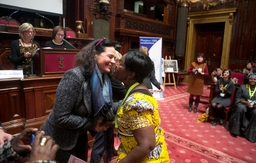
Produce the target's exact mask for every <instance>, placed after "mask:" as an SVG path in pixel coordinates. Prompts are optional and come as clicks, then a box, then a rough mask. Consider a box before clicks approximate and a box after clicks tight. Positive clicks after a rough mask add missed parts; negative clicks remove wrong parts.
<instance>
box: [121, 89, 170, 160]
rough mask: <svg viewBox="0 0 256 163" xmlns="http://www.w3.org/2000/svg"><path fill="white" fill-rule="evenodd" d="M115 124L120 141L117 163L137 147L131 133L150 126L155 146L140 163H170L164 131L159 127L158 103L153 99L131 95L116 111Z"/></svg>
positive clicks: (139, 94) (144, 95)
mask: <svg viewBox="0 0 256 163" xmlns="http://www.w3.org/2000/svg"><path fill="white" fill-rule="evenodd" d="M117 123H118V134H119V137H120V141H121V145H120V146H119V148H118V160H117V162H119V161H120V160H122V159H123V158H124V157H126V155H128V154H129V153H130V152H131V151H132V149H133V148H134V147H136V146H137V142H136V140H135V137H134V136H133V134H132V131H133V130H136V129H139V128H143V127H147V126H150V125H152V126H153V127H154V132H155V138H156V146H155V148H154V149H153V150H152V151H151V152H150V153H149V155H148V156H147V157H145V158H144V160H143V162H142V163H160V162H161V163H169V162H170V159H169V155H168V150H167V146H166V143H165V140H164V130H163V129H162V128H161V127H160V117H159V112H158V103H157V101H156V99H155V98H154V97H152V96H149V95H146V94H143V93H138V92H136V93H133V94H131V95H130V96H129V97H128V98H127V99H126V101H125V102H124V103H123V105H121V106H120V108H119V110H118V113H117Z"/></svg>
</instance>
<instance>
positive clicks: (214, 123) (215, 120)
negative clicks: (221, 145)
mask: <svg viewBox="0 0 256 163" xmlns="http://www.w3.org/2000/svg"><path fill="white" fill-rule="evenodd" d="M218 124H219V120H218V119H217V118H215V119H214V120H213V122H212V125H213V126H217V125H218Z"/></svg>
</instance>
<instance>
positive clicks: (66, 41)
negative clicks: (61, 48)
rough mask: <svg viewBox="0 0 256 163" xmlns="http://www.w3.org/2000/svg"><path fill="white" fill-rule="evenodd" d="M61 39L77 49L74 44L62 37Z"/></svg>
mask: <svg viewBox="0 0 256 163" xmlns="http://www.w3.org/2000/svg"><path fill="white" fill-rule="evenodd" d="M62 40H63V41H65V42H66V43H68V44H69V45H70V46H72V47H73V48H74V49H77V48H76V47H75V46H74V45H72V44H71V43H70V42H69V41H67V40H66V39H64V38H63V39H62Z"/></svg>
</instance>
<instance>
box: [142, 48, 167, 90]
mask: <svg viewBox="0 0 256 163" xmlns="http://www.w3.org/2000/svg"><path fill="white" fill-rule="evenodd" d="M140 51H141V52H143V53H144V54H146V55H147V56H149V53H148V48H147V47H145V46H141V47H140ZM143 83H144V84H145V85H146V86H147V88H148V89H150V90H152V89H153V88H152V85H151V83H152V84H153V85H154V86H155V87H156V88H158V89H159V90H162V91H164V86H163V85H161V84H160V83H159V82H158V81H157V80H156V76H155V69H153V70H152V71H151V73H150V74H149V75H148V76H147V77H145V79H144V80H143Z"/></svg>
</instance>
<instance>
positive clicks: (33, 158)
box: [0, 128, 59, 163]
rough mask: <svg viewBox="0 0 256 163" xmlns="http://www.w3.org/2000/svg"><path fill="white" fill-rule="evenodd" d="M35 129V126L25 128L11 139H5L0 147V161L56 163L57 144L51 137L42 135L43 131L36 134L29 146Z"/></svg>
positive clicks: (0, 134)
mask: <svg viewBox="0 0 256 163" xmlns="http://www.w3.org/2000/svg"><path fill="white" fill-rule="evenodd" d="M37 131H38V129H37V128H25V129H24V130H23V131H22V132H21V133H20V134H18V135H17V136H14V137H13V138H12V139H11V140H7V141H5V142H4V144H3V145H2V147H0V162H28V161H29V162H30V163H42V162H44V163H56V162H55V161H54V159H55V155H56V152H57V150H58V148H59V146H58V145H57V144H55V141H54V140H53V139H52V138H51V137H49V136H46V137H43V135H44V131H41V132H39V133H38V134H37V136H36V137H35V140H34V142H33V144H32V147H31V145H30V139H31V134H32V133H35V132H37ZM2 134H3V133H0V137H1V136H2Z"/></svg>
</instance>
